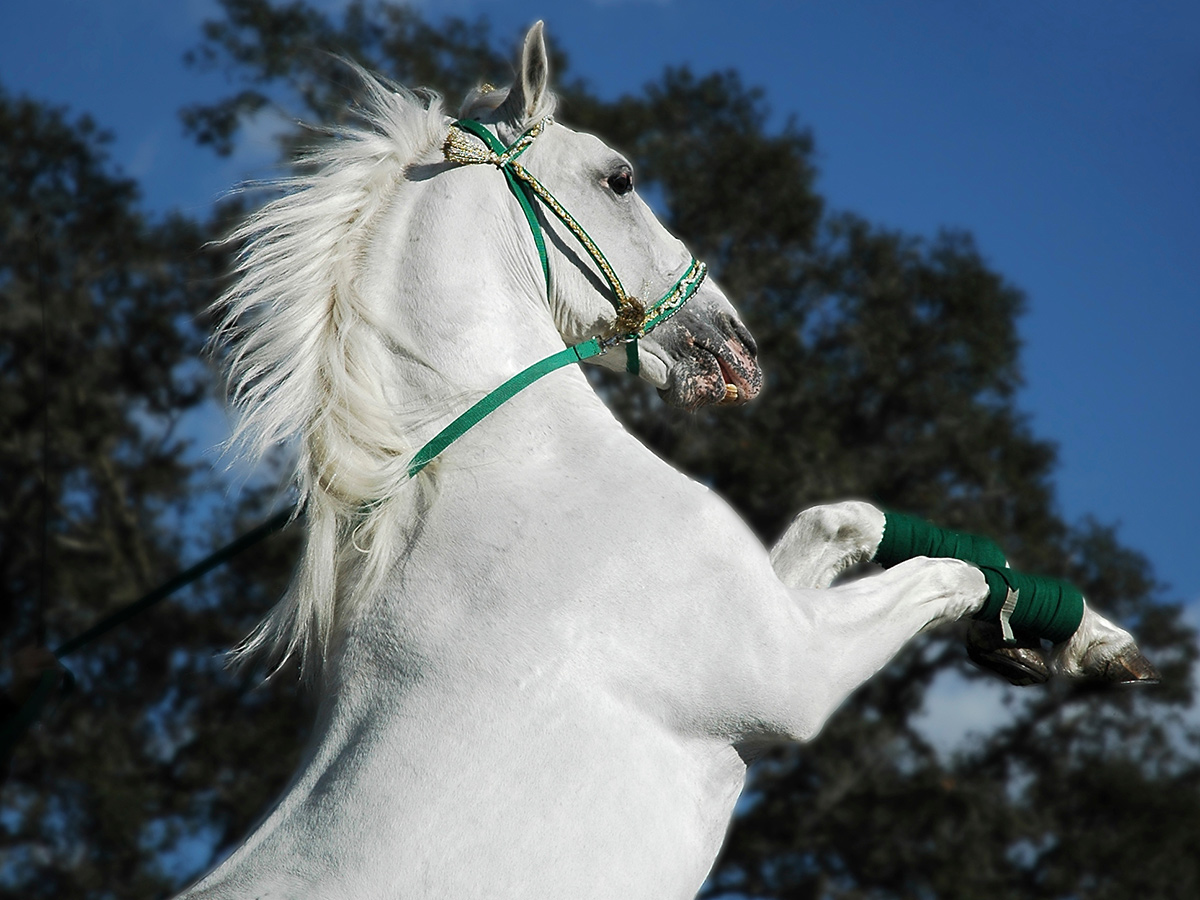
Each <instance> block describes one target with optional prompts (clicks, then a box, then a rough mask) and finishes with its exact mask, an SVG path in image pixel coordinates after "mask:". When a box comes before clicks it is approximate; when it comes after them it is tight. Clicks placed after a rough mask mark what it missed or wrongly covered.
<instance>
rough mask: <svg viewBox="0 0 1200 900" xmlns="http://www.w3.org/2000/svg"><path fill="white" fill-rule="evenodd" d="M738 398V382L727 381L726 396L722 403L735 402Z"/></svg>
mask: <svg viewBox="0 0 1200 900" xmlns="http://www.w3.org/2000/svg"><path fill="white" fill-rule="evenodd" d="M737 398H738V389H737V385H736V384H728V383H726V385H725V397H724V399H723V400H722V401H721V402H722V403H732V402H733V401H734V400H736V399H737Z"/></svg>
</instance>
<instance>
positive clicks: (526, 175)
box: [509, 162, 630, 309]
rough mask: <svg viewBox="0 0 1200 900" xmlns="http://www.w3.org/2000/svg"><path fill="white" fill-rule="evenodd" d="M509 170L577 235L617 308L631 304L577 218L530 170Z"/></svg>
mask: <svg viewBox="0 0 1200 900" xmlns="http://www.w3.org/2000/svg"><path fill="white" fill-rule="evenodd" d="M509 169H510V170H511V171H512V173H513V174H514V175H515V176H517V178H520V179H521V180H522V181H523V182H525V183H526V184H527V185H529V187H530V188H532V189H533V192H534V193H535V194H537V195H538V198H539V199H540V200H541V201H542V202H543V203H545V204H546V206H548V207H549V208H550V211H551V212H553V213H554V214H555V215H556V216H558V218H559V219H560V220H561V221H562V223H563V224H564V225H566V226H567V228H569V229H570V230H571V233H572V234H573V235H575V239H576V240H578V241H579V243H580V244H581V245H583V249H584V250H586V251H587V253H588V256H590V257H591V258H592V260H593V261H594V262H595V263H596V265H597V266H598V267H599V269H600V273H601V274H602V275H603V276H604V280H605V281H607V282H608V286H609V287H611V288H612V290H613V293H614V294H616V295H617V308H618V309H620V308H621V307H622V306H624V305H625V304H627V303H629V300H630V298H629V295H628V294H626V293H625V288H624V287H623V286H622V285H621V279H619V278H618V277H617V273H616V272H614V271H613V267H612V266H611V265H609V262H608V260H607V259H606V258H605V257H604V254H603V253H601V252H600V248H599V247H597V246H596V242H595V241H593V240H592V237H591V235H589V234H588V233H587V232H586V231H584V230H583V226H582V225H580V224H579V222H577V221H576V220H575V217H574V216H573V215H571V214H570V213H569V212H567V210H566V209H565V208H564V207H563V205H562V204H561V203H559V202H558V200H557V199H555V197H554V195H553V194H551V193H550V192H549V191H548V190H546V188H545V187H544V186H543V185H542V183H541V182H540V181H538V180H537V179H536V178H534V177H533V175H532V174H530V172H529V170H528V169H526V168H525V167H524V166H522V165H521V164H520V163H516V162H515V163H511V164H510V165H509Z"/></svg>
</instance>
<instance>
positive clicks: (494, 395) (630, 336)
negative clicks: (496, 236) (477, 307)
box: [408, 116, 708, 478]
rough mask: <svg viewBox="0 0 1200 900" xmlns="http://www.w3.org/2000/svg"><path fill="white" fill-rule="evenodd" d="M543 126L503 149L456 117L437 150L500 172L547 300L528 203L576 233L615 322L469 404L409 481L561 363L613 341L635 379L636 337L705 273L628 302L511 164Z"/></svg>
mask: <svg viewBox="0 0 1200 900" xmlns="http://www.w3.org/2000/svg"><path fill="white" fill-rule="evenodd" d="M550 123H551V119H550V117H549V116H547V117H546V118H545V119H542V120H541V121H540V122H538V123H537V124H536V125H534V126H533V127H532V128H530V129H529V130H527V131H526V132H524V133H523V134H522V135H521V136H520V137H519V138H517V139H516V140H515V141H513V143H512V144H511V145H510V146H508V147H505V146H504V145H503V144H502V143H500V141H499V140H498V139H497V138H496V136H495V135H494V134H492V133H491V132H490V131H488V130H487V128H485V127H484V126H483V125H482V124H481V123H479V122H477V121H475V120H474V119H461V120H459V121H457V122H455V123H454V124H453V125H452V126H451V128H450V134H449V135H448V136H447V138H446V142H445V144H443V146H442V150H443V152H444V153H445V155H446V159H447V160H448V161H450V162H453V163H458V164H460V165H470V164H478V163H489V164H491V165H494V166H496V168H498V169H499V170H500V171H501V172H503V173H504V177H505V180H506V181H507V182H508V187H509V190H510V191H512V193H513V196H514V197H516V198H517V202H518V203H520V204H521V210H522V212H524V213H525V220H526V221H527V222H528V223H529V230H530V231H531V232H532V234H533V242H534V244H535V245H536V246H537V252H538V258H539V259H540V260H541V263H542V273H543V274H544V275H545V277H546V294H547V296H549V293H550V261H549V257H548V256H547V254H546V240H545V237H544V236H543V234H542V225H541V223H540V222H539V221H538V217H537V213H536V212H534V203H535V202H537V201H540V202H541V203H542V204H543V205H544V206H545V207H546V208H547V209H549V210H550V211H551V212H552V213H554V215H555V216H557V217H558V218H559V219H560V220H561V221H562V223H563V224H564V225H566V226H567V228H568V229H569V230H570V232H571V234H573V235H574V236H575V239H576V240H577V241H579V244H580V246H582V247H583V249H584V250H585V251H586V252H587V254H588V255H589V256H590V257H591V258H592V260H593V262H595V263H596V266H597V268H599V270H600V274H601V275H602V276H604V280H605V281H606V282H608V286H609V288H610V290H611V291H612V297H610V298H609V299H610V300H611V302H612V304H613V308H614V309H615V310H616V314H617V315H616V321H615V322H614V324H613V327H612V329H611V332H610V333H609V334H608V335H607V336H605V337H594V338H591V339H589V340H586V341H583V342H582V343H579V344H575V345H574V346H572V347H567V348H566V349H565V350H561V351H559V352H558V353H554V354H552V355H550V356H548V357H546V358H545V359H543V360H540V361H538V362H536V363H534V364H533V365H532V366H529V367H528V368H527V369H525V370H523V371H521V372H518V373H517V374H516V375H514V376H513V377H512V378H510V379H508V381H506V382H504V383H503V384H502V385H500V386H499V387H498V388H496V389H495V390H493V391H492V392H491V393H490V394H488V395H487V396H486V397H484V398H483V399H482V400H480V401H478V402H477V403H475V404H474V405H473V406H472V407H471V408H470V409H468V410H467V411H466V412H464V413H462V415H460V416H459V417H458V418H456V419H455V420H454V421H453V422H451V423H450V424H449V425H447V426H446V427H445V428H443V429H442V430H441V431H440V432H438V433H437V435H435V436H434V438H433V439H432V440H431V441H429V443H427V444H426V445H425V446H424V447H422V448H421V449H420V450H419V451H417V455H416V456H414V457H413V458H412V461H411V462H410V463H409V464H408V475H409V477H410V478H412V477H415V476H416V474H417V473H418V472H420V471H421V470H422V469H423V468H425V467H426V466H427V465H429V463H430V461H431V460H433V458H434V457H436V456H437V455H438V454H439V453H441V452H442V451H443V450H445V449H446V448H447V447H448V446H450V444H451V443H453V442H454V441H455V440H457V439H458V438H460V437H461V436H462V435H463V434H465V433H466V432H467V431H468V430H469V429H470V428H471V427H472V426H474V425H475V424H476V423H478V422H479V421H480V420H481V419H483V418H484V417H485V416H487V415H488V414H489V413H491V412H493V411H494V410H495V409H496V408H497V407H499V406H500V405H501V404H503V403H504V402H505V401H507V400H509V399H511V398H512V397H513V396H514V395H516V394H517V393H518V392H519V391H521V390H523V389H525V388H526V387H528V386H529V385H531V384H533V382H535V381H537V380H538V379H539V378H541V377H542V376H543V375H548V374H550V373H551V372H553V371H554V370H556V369H561V368H562V367H563V366H566V365H570V364H571V363H577V362H582V361H583V360H585V359H589V358H590V357H593V356H598V355H600V354H601V353H604V352H605V351H607V350H609V349H610V348H612V347H614V346H616V345H617V344H625V347H626V349H625V353H626V358H625V368H626V370H627V371H629V372H631V373H632V374H634V375H637V374H638V371H639V368H640V366H639V363H638V344H637V342H638V339H639V338H643V337H645V336H646V335H647V334H649V333H650V332H651V331H653V330H654V329H655V328H657V327H658V326H659V325H661V324H662V323H663V322H665V321H667V319H669V318H671V316H673V315H675V313H677V312H679V310H681V309H682V308H683V305H684V304H685V303H687V302H688V300H690V299H691V298H692V295H693V294H695V293H696V291H697V290H699V288H700V285H701V284H702V283H703V282H704V278H705V276H706V275H707V274H708V267H707V266H706V265H704V263H702V262H700V261H699V260H697V259H695V258H693V259H692V262H691V264H690V265H689V266H688V268H687V271H685V272H684V273H683V275H681V276H680V277H679V280H678V281H676V282H675V284H674V286H672V288H671V289H670V290H669V291H667V292H666V293H665V294H663V295H662V296H661V297H660V298H659V299H658V300H657V301H656V302H655V303H653V304H652V305H651V306H650V307H649V308H647V307H646V306H645V305H644V304H642V302H641V301H640V300H638V299H637V298H636V297H630V296H629V295H628V294H627V293H626V292H625V288H624V287H623V286H622V284H621V279H619V278H618V277H617V273H616V272H615V271H614V270H613V267H612V265H611V264H610V263H609V261H608V260H607V259H606V258H605V256H604V254H603V253H602V252H600V248H599V247H598V246H596V242H595V241H593V240H592V239H591V237H590V236H589V235H588V233H587V232H586V231H584V230H583V226H581V225H580V224H579V222H577V221H576V219H575V217H574V216H572V215H571V214H570V213H569V212H567V210H566V209H565V208H564V207H563V205H562V204H561V203H559V202H558V200H557V199H555V197H554V195H553V194H551V193H550V192H549V191H548V190H546V188H545V186H544V185H542V183H541V182H540V181H538V180H537V179H536V178H535V177H533V175H531V174H530V173H529V171H528V170H527V169H526V168H525V167H524V166H522V165H521V164H520V163H519V162H517V158H518V157H519V156H520V155H521V154H522V153H524V152H525V151H526V150H527V149H528V148H529V145H530V144H532V143H533V142H534V139H536V138H537V136H538V135H539V134H541V133H542V131H544V130H545V128H546V126H547V125H549V124H550ZM468 135H474V136H475V137H476V138H478V139H479V141H482V142H483V146H480V144H479V143H478V142H476V141H473V140H471V139H470V137H468Z"/></svg>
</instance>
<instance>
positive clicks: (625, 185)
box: [608, 168, 633, 196]
mask: <svg viewBox="0 0 1200 900" xmlns="http://www.w3.org/2000/svg"><path fill="white" fill-rule="evenodd" d="M608 186H609V187H610V188H612V192H613V193H614V194H616V195H617V196H620V195H621V194H628V193H629V192H630V191H632V190H633V172H631V171H629V169H624V168H623V169H621V170H620V171H618V172H616V173H614V174H612V175H609V176H608Z"/></svg>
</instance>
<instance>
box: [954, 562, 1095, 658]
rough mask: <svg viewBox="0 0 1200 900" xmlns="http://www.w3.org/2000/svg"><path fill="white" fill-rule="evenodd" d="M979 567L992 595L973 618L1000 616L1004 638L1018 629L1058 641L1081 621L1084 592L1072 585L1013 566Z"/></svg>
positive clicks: (1071, 632) (995, 617)
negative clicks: (1028, 572)
mask: <svg viewBox="0 0 1200 900" xmlns="http://www.w3.org/2000/svg"><path fill="white" fill-rule="evenodd" d="M979 568H980V569H981V570H982V572H983V577H984V578H986V579H987V583H988V588H990V589H991V596H990V597H988V602H987V605H985V606H984V608H983V609H981V610H980V611H979V612H977V613H975V618H976V619H983V620H986V621H995V620H996V619H999V620H1000V627H1001V628H1002V629H1004V637H1005V638H1006V639H1007V640H1011V639H1012V638H1013V632H1016V631H1020V632H1023V633H1026V634H1031V635H1033V636H1035V637H1040V638H1045V639H1047V640H1049V641H1052V642H1053V643H1056V644H1057V643H1059V642H1060V641H1065V640H1066V639H1067V638H1069V637H1070V636H1071V635H1073V634H1074V633H1075V629H1077V628H1078V627H1079V623H1080V622H1082V621H1083V594H1082V593H1080V591H1079V588H1077V587H1075V586H1074V585H1072V584H1067V583H1066V582H1065V581H1058V580H1057V579H1054V578H1044V577H1042V576H1040V575H1025V574H1023V573H1021V572H1014V571H1013V570H1012V569H1002V568H996V567H994V566H980V567H979ZM1010 598H1011V599H1010Z"/></svg>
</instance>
